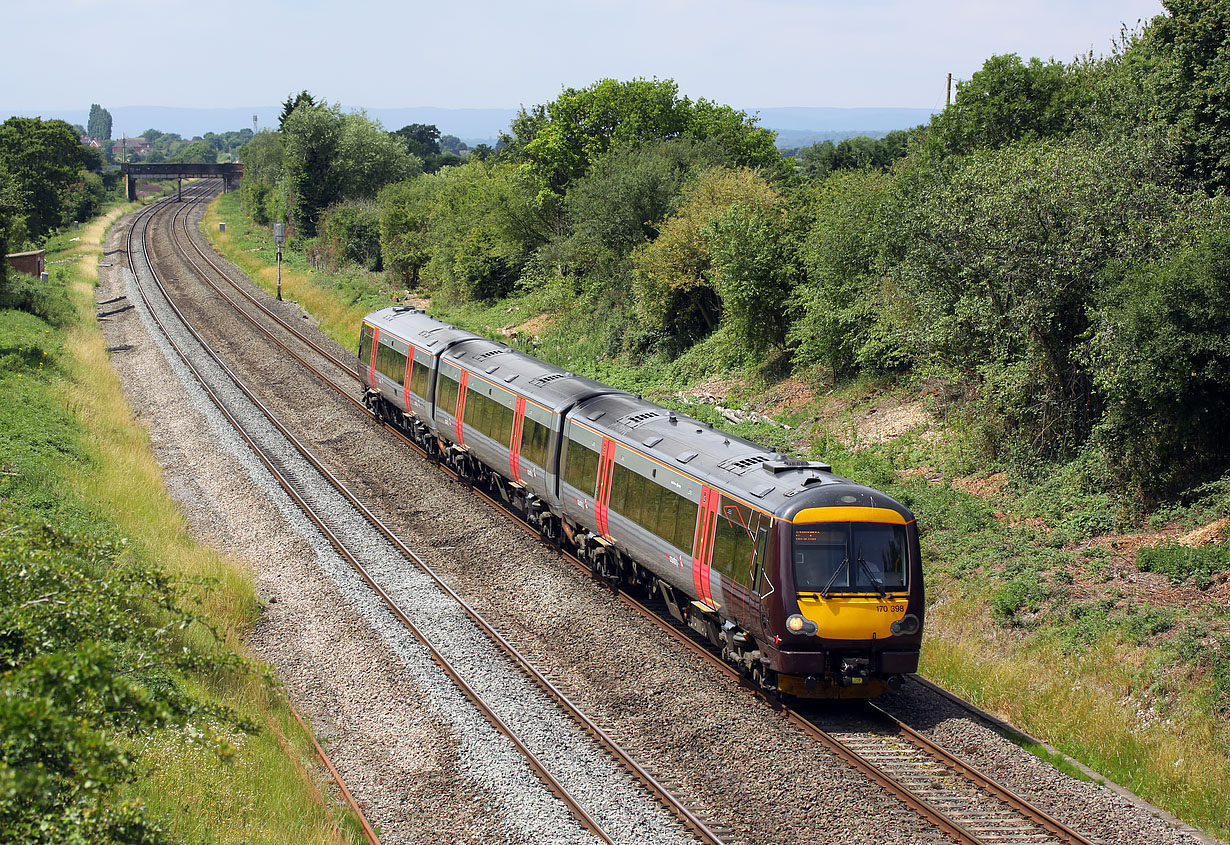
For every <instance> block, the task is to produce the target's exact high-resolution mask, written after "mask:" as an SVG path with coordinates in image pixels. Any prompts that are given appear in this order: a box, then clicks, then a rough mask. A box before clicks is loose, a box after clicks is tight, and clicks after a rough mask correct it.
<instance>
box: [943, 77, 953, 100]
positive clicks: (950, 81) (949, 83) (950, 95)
mask: <svg viewBox="0 0 1230 845" xmlns="http://www.w3.org/2000/svg"><path fill="white" fill-rule="evenodd" d="M951 105H952V74H951V73H950V74H948V96H946V97H945V98H944V108H948V107H949V106H951Z"/></svg>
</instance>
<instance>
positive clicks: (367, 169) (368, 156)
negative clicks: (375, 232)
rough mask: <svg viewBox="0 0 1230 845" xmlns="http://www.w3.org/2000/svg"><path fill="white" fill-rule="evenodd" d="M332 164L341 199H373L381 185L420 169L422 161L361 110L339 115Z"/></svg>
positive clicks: (402, 139) (408, 176) (398, 137)
mask: <svg viewBox="0 0 1230 845" xmlns="http://www.w3.org/2000/svg"><path fill="white" fill-rule="evenodd" d="M335 166H336V168H337V169H339V170H340V171H341V196H342V197H343V198H345V199H367V200H371V199H375V198H376V194H378V193H379V192H380V189H381V188H383V187H384V186H385V185H388V184H390V183H392V182H400V181H402V180H403V179H409V178H410V177H411V176H414V175H416V174H419V173H422V172H423V164H422V160H421V159H419V158H418V157H416V156H414V155H412V154H411V153H410V152H409V151H408V150H407V149H406V142H405V139H404V138H402V137H401V136H399V135H397V134H395V133H390V132H385V131H384V129H382V128H381V126H380V124H379V123H378V122H376V121H373V120H370V119H369V118H368V117H367V115H366V114H364V113H363V112H361V111H360V112H352V113H350V114H347V115H343V116H342V117H341V135H340V137H339V138H338V143H337V161H336V162H335Z"/></svg>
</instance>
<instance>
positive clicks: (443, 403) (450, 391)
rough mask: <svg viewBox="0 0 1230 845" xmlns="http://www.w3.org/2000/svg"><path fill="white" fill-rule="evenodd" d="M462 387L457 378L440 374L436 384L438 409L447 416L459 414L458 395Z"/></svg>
mask: <svg viewBox="0 0 1230 845" xmlns="http://www.w3.org/2000/svg"><path fill="white" fill-rule="evenodd" d="M460 389H461V385H460V384H458V383H457V380H456V379H455V378H452V377H451V376H446V375H444V374H443V373H441V374H440V377H439V380H438V381H437V382H436V407H438V408H439V409H440V410H441V411H443V412H444V413H446V414H454V415H455V414H456V413H457V393H458V391H459V390H460Z"/></svg>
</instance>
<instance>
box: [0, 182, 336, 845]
mask: <svg viewBox="0 0 1230 845" xmlns="http://www.w3.org/2000/svg"><path fill="white" fill-rule="evenodd" d="M128 210H131V208H130V207H127V206H124V207H120V208H115V209H113V210H112V211H111V212H110V213H109V214H108V215H107V216H106V217H105V218H101V219H98V220H95V221H94V222H93V223H91V224H89V225H88V226H85V227H83V228H82V229H80V230H78V231H77V232H75V233H74V234H75V235H77V236H78V237H79V240H78V239H77V238H76V237H74V238H72V239H71V240H70V237H69V235H68V234H59V235H52V236H51V238H50V240H49V241H47V247H48V249H49V252H48V258H49V267H50V269H51V273H50V282H49V284H48V285H47V286H44V285H41V284H39V283H38V282H37V281H31V280H29V279H27V278H22V277H19V276H17V275H15V274H14V275H12V276H9V277H8V283H6V284H4V285H0V300H2V302H3V304H2V305H0V431H2V432H3V435H2V436H0V840H3V841H4V842H13V843H59V842H62V843H86V842H88V843H108V842H116V843H163V842H184V843H220V842H234V843H239V842H245V843H247V842H265V843H286V844H287V845H289V843H299V842H329V843H336V842H337V841H339V840H338V837H339V828H340V830H341V831H342V835H343V836H344V837H345V838H347V839H348V840H350V841H359V840H360V839H361V834H359V831H358V828H357V826H355V825H352V824H351V822H350V821H349V820H348V819H347V818H345V817H344V816H343V815H342V814H341V813H340V811H337V810H334V809H332V808H330V807H324V806H321V805H320V804H319V803H318V802H317V799H316V797H314V796H315V795H316V792H315V790H316V789H317V787H316V786H315V785H314V784H312V783H310V782H308V781H307V780H305V778H306V777H307V775H305V774H304V771H305V769H304V767H305V766H306V767H307V768H311V767H312V763H311V760H312V750H311V746H310V744H309V742H308V740H307V738H306V737H305V736H304V735H303V733H302V731H301V730H300V729H299V728H298V726H297V724H296V722H295V721H294V718H293V716H292V715H291V713H290V712H289V710H288V709H287V705H286V703H285V700H284V699H283V698H282V696H281V694H280V693H279V691H278V688H277V686H276V683H275V682H274V680H273V679H272V678H271V677H270V676H269V675H268V674H267V673H266V672H265V670H263V669H262V668H261V667H259V666H258V665H256V664H254V663H252V662H251V661H250V660H249V659H248V658H247V657H246V656H245V650H244V645H243V637H244V635H245V633H246V632H247V631H248V630H249V629H250V627H251V625H252V624H253V623H254V621H255V620H256V618H257V615H258V614H259V610H260V608H259V604H258V602H257V599H256V596H255V594H254V593H253V588H252V582H251V579H250V576H249V575H248V574H247V573H246V572H245V571H244V568H243V565H242V564H241V563H240V562H238V561H236V560H233V559H229V558H226V557H225V556H223V555H220V554H218V553H216V552H214V551H211V550H210V549H208V548H205V547H202V546H200V545H198V544H196V543H195V542H194V541H193V540H192V538H191V537H190V535H189V533H188V530H187V526H186V524H185V521H184V518H183V516H182V514H181V513H180V511H179V509H178V507H177V506H176V504H175V503H174V501H173V500H172V499H171V498H170V496H169V495H168V494H167V493H166V491H165V490H164V488H163V487H162V477H161V470H160V469H159V467H158V465H157V463H156V461H155V460H154V457H153V455H152V453H151V451H150V445H149V440H148V436H147V435H146V432H145V430H144V429H143V428H142V427H141V426H140V425H138V424H137V422H136V421H135V420H134V419H133V416H132V412H131V411H130V409H129V407H128V405H127V403H126V401H125V399H124V396H123V394H122V392H121V390H120V386H119V382H118V379H117V377H116V375H115V372H114V371H113V370H112V369H111V366H110V362H109V360H108V357H107V354H106V352H105V351H104V342H103V339H102V335H101V333H100V331H99V330H98V327H97V324H96V322H95V319H94V313H93V311H94V297H93V291H94V284H95V280H94V276H95V273H96V272H97V262H98V259H99V257H100V256H101V246H100V244H101V241H102V238H103V235H104V233H105V231H106V228H107V225H108V224H110V223H111V222H113V221H114V220H115V219H117V218H118V217H119V215H120V214H121V213H123V212H124V211H128Z"/></svg>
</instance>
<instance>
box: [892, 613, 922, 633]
mask: <svg viewBox="0 0 1230 845" xmlns="http://www.w3.org/2000/svg"><path fill="white" fill-rule="evenodd" d="M920 627H922V623H921V622H919V621H918V617H917V616H915V615H914V614H913V613H907V614H906V615H905V616H902V617H901V618H900V619H898V620H897V621H896V622H894V623H893V624H892V625H890V626H889V630H891V631H892V632H893V633H894V634H905V635H906V636H909V635H910V634H917V633H918V629H919V628H920Z"/></svg>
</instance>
